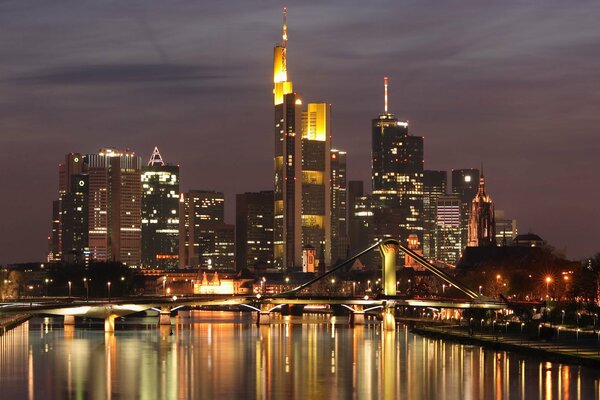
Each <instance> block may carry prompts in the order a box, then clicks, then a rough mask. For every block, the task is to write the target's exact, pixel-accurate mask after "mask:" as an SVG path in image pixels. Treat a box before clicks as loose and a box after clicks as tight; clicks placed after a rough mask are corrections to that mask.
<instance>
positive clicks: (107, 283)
mask: <svg viewBox="0 0 600 400" xmlns="http://www.w3.org/2000/svg"><path fill="white" fill-rule="evenodd" d="M106 286H107V287H108V302H109V303H110V282H106Z"/></svg>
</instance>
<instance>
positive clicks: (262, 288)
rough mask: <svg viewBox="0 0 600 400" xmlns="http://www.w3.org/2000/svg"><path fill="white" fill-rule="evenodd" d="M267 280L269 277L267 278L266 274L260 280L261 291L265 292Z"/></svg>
mask: <svg viewBox="0 0 600 400" xmlns="http://www.w3.org/2000/svg"><path fill="white" fill-rule="evenodd" d="M266 281H267V278H265V277H264V276H263V277H262V279H261V280H260V291H261V293H263V294H264V293H265V286H266V285H265V282H266Z"/></svg>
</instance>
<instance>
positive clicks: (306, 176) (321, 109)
mask: <svg viewBox="0 0 600 400" xmlns="http://www.w3.org/2000/svg"><path fill="white" fill-rule="evenodd" d="M301 143H302V153H301V155H302V214H301V219H302V245H303V246H306V245H312V246H314V247H315V248H316V250H317V254H318V255H319V261H318V262H317V267H318V268H319V269H322V268H323V267H324V266H322V265H320V263H321V262H323V261H324V262H325V264H326V265H331V214H330V213H331V199H332V193H331V187H332V182H331V181H330V179H331V154H330V152H331V106H330V105H329V104H326V103H309V104H308V105H307V110H306V111H304V112H302V140H301Z"/></svg>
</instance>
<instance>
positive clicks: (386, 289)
mask: <svg viewBox="0 0 600 400" xmlns="http://www.w3.org/2000/svg"><path fill="white" fill-rule="evenodd" d="M399 250H402V251H403V252H405V253H406V254H408V255H409V256H410V257H412V258H413V259H414V260H415V261H416V262H417V263H419V264H420V265H421V266H423V267H424V268H425V269H427V270H428V271H430V272H431V274H432V275H433V276H435V277H437V278H439V279H441V280H442V281H444V282H446V283H447V284H449V285H451V286H453V287H455V288H457V289H458V290H459V291H460V292H462V293H463V294H464V295H465V296H466V298H465V299H447V298H405V297H403V296H399V295H398V293H397V286H396V255H397V254H398V251H399ZM370 251H379V253H380V254H381V260H382V262H381V264H382V265H381V268H382V283H383V287H382V289H383V290H382V293H381V294H375V295H371V296H368V295H366V296H362V297H361V296H315V295H310V294H306V292H304V293H303V291H304V289H307V288H309V287H311V286H312V285H314V284H315V283H317V282H319V281H321V280H323V279H326V278H327V277H328V276H330V275H332V274H334V273H335V272H337V271H339V270H340V269H342V268H344V267H347V266H349V265H352V263H354V261H355V260H356V259H358V258H359V257H361V256H363V255H364V254H366V253H368V252H370ZM284 305H298V306H306V305H330V306H341V307H345V308H346V309H348V310H349V312H350V316H351V322H352V323H353V324H355V325H360V324H364V323H365V313H366V312H369V311H373V310H376V309H377V310H378V309H381V311H382V315H383V328H384V329H385V330H394V329H395V326H396V320H395V310H396V308H397V307H401V306H408V307H435V308H455V309H487V310H501V309H505V308H509V307H510V306H511V304H509V303H507V302H506V301H505V300H503V301H497V300H494V299H490V298H487V297H484V296H481V295H480V294H479V293H477V292H475V291H473V290H472V289H470V288H469V287H467V286H466V285H464V284H463V283H461V282H460V281H458V280H457V279H455V278H454V277H452V276H450V275H448V274H447V273H445V272H444V271H443V270H441V269H439V268H437V267H436V266H434V265H433V264H431V263H430V262H429V261H427V260H426V259H425V258H424V257H423V256H421V255H420V254H418V253H416V252H415V251H413V250H411V249H409V248H407V247H405V246H403V245H402V244H401V243H400V242H399V241H398V240H395V239H391V238H390V239H384V240H380V241H378V242H376V243H374V244H373V245H371V246H369V247H367V248H366V249H364V250H363V251H361V252H359V253H358V254H356V255H354V256H352V257H350V258H349V259H347V260H345V261H343V262H341V263H339V264H338V265H336V266H335V267H333V268H332V269H330V270H329V271H327V272H325V273H323V274H321V275H319V276H317V277H315V278H313V279H311V280H309V281H307V282H305V283H303V284H301V285H299V286H298V287H296V288H294V289H292V290H289V291H286V292H283V293H278V294H274V295H270V296H266V295H261V294H257V295H256V296H241V295H217V294H213V295H195V296H186V297H181V296H179V297H178V296H172V297H166V296H153V297H146V296H143V297H142V296H140V297H129V298H123V299H113V300H112V301H106V300H100V301H87V300H86V301H78V300H74V301H33V300H32V301H30V302H28V303H18V304H5V305H3V306H2V307H0V314H16V313H19V314H23V313H26V314H34V315H35V314H50V315H62V316H64V323H65V325H74V324H75V316H85V317H90V318H103V319H104V329H105V331H107V332H112V331H114V328H115V319H116V318H118V317H123V316H126V315H130V314H133V313H137V312H141V311H145V310H149V309H154V310H156V311H158V312H159V313H160V314H159V315H160V317H159V324H161V325H170V324H171V319H170V313H171V311H174V310H177V309H180V308H182V307H197V306H240V307H245V308H248V309H250V310H253V311H256V313H257V323H258V324H269V323H270V313H271V312H273V311H275V310H277V309H278V308H281V307H282V306H284Z"/></svg>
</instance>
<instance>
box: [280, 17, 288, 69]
mask: <svg viewBox="0 0 600 400" xmlns="http://www.w3.org/2000/svg"><path fill="white" fill-rule="evenodd" d="M287 39H288V36H287V7H283V26H282V34H281V47H282V52H281V68H282V70H283V71H284V72H287V60H286V58H287V55H286V50H285V46H286V44H287Z"/></svg>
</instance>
